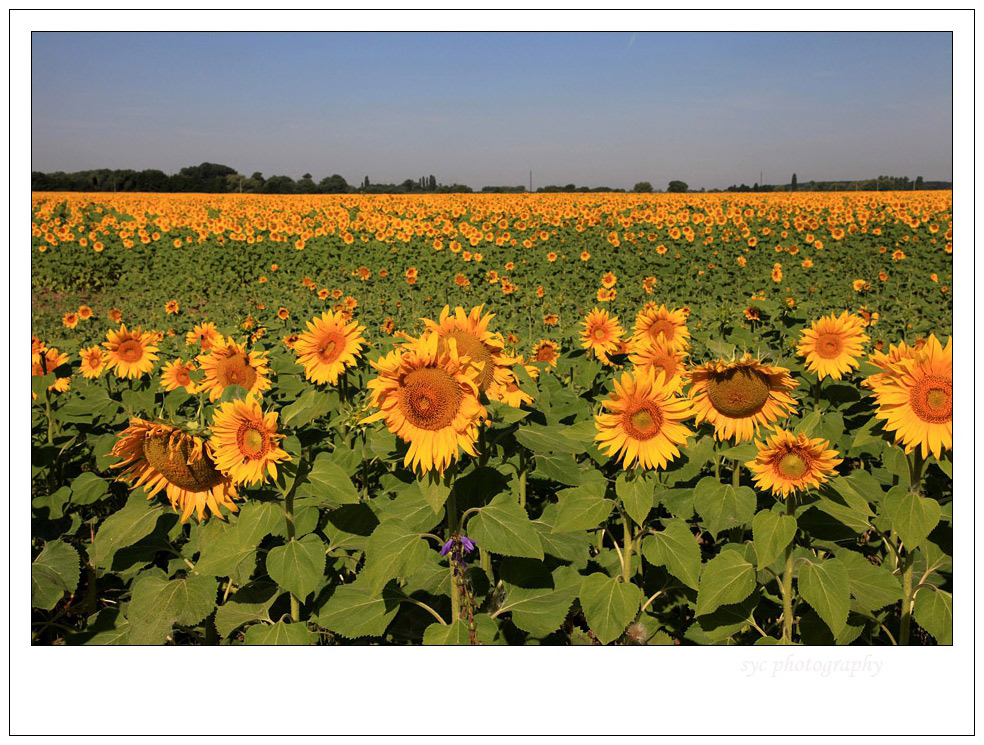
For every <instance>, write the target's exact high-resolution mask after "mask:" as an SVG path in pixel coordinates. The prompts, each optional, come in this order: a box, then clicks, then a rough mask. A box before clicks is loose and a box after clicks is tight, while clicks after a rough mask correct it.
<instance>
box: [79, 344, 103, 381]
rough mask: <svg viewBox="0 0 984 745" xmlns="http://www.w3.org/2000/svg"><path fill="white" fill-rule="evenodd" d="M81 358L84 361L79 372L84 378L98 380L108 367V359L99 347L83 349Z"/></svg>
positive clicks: (80, 351) (80, 354)
mask: <svg viewBox="0 0 984 745" xmlns="http://www.w3.org/2000/svg"><path fill="white" fill-rule="evenodd" d="M79 357H80V358H81V359H82V363H81V364H80V365H79V370H80V371H81V372H82V377H84V378H90V379H91V378H97V377H99V374H100V373H101V372H102V371H103V368H104V367H106V357H105V355H104V354H103V351H102V349H100V348H99V347H98V346H92V347H83V348H81V349H80V350H79Z"/></svg>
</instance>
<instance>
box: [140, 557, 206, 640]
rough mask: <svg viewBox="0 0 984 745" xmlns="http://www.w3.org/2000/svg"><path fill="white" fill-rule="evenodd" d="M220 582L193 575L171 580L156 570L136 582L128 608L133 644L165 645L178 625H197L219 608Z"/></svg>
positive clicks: (144, 574) (144, 573)
mask: <svg viewBox="0 0 984 745" xmlns="http://www.w3.org/2000/svg"><path fill="white" fill-rule="evenodd" d="M217 590H218V582H216V580H215V578H214V577H208V576H205V575H202V574H192V575H189V576H188V577H186V578H184V579H172V580H169V579H167V577H166V576H165V574H164V572H162V571H160V570H159V569H152V570H149V571H146V572H143V573H142V574H140V575H139V576H138V577H137V579H136V580H134V583H133V594H132V597H131V599H130V605H129V607H128V609H127V620H128V621H129V622H130V632H129V636H128V643H129V644H163V643H164V641H165V640H166V639H167V637H168V634H170V633H171V629H172V627H173V626H174V624H176V623H179V624H182V625H183V626H194V625H196V624H198V623H200V622H201V621H202V620H204V618H205V617H206V616H207V615H208V614H209V613H211V612H212V609H213V608H214V607H215V601H216V592H217Z"/></svg>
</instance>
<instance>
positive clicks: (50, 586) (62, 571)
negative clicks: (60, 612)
mask: <svg viewBox="0 0 984 745" xmlns="http://www.w3.org/2000/svg"><path fill="white" fill-rule="evenodd" d="M78 586H79V552H78V551H76V550H75V547H74V546H69V545H68V544H67V543H65V542H64V541H48V543H46V544H45V546H44V548H43V549H42V550H41V553H40V554H38V557H37V558H36V559H35V560H34V561H33V562H32V563H31V606H32V607H34V608H41V609H43V610H51V609H52V608H54V607H55V606H56V605H57V604H58V601H59V600H61V599H62V598H63V597H65V594H66V593H72V592H75V588H76V587H78Z"/></svg>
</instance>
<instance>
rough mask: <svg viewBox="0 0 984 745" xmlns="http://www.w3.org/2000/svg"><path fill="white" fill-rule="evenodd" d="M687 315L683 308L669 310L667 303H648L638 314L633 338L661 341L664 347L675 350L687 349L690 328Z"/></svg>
mask: <svg viewBox="0 0 984 745" xmlns="http://www.w3.org/2000/svg"><path fill="white" fill-rule="evenodd" d="M686 324H687V316H686V314H685V313H684V312H683V310H681V309H679V308H675V309H673V310H669V309H668V308H667V307H666V306H665V305H660V306H659V307H657V306H656V304H655V303H647V304H646V306H645V308H643V309H642V311H640V312H639V314H638V315H637V316H636V320H635V326H634V327H633V332H634V333H633V338H634V339H637V340H640V341H641V340H648V341H652V342H661V343H662V344H663V346H664V347H666V348H668V349H672V350H674V351H676V350H680V349H685V348H686V347H687V344H688V342H687V339H689V338H690V330H689V329H688V328H687V326H686Z"/></svg>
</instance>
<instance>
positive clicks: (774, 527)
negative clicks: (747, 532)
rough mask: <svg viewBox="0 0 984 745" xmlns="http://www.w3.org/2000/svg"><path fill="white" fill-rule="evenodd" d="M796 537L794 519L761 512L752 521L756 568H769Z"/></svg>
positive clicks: (766, 511) (767, 511) (770, 511)
mask: <svg viewBox="0 0 984 745" xmlns="http://www.w3.org/2000/svg"><path fill="white" fill-rule="evenodd" d="M795 535H796V518H795V517H793V516H792V515H782V514H780V513H778V512H773V511H772V510H761V511H760V512H758V513H757V514H756V515H755V518H754V519H753V520H752V539H753V541H754V544H755V559H756V564H757V565H758V568H759V569H761V568H763V567H767V566H769V564H771V563H772V562H773V561H775V559H776V557H777V556H779V554H780V553H781V552H782V551H783V549H785V548H786V546H788V545H789V544H790V543H791V542H792V540H793V536H795Z"/></svg>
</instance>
